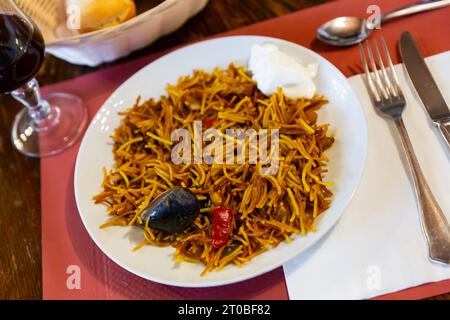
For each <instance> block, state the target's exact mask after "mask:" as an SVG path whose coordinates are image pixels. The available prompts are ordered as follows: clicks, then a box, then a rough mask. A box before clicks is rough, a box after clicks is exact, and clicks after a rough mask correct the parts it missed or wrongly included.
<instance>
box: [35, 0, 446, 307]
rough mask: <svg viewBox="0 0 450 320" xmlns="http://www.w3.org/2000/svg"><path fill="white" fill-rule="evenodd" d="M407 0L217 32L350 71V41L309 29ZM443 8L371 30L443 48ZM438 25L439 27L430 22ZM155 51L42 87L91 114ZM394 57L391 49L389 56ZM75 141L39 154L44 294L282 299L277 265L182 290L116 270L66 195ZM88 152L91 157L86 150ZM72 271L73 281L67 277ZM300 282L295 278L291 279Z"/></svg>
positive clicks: (351, 0)
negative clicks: (268, 41) (269, 43)
mask: <svg viewBox="0 0 450 320" xmlns="http://www.w3.org/2000/svg"><path fill="white" fill-rule="evenodd" d="M413 2H414V0H413V1H411V0H399V1H388V0H383V1H374V0H342V1H336V2H332V3H329V4H326V5H322V6H317V7H314V8H311V9H307V10H303V11H299V12H295V13H292V14H289V15H286V16H282V17H279V18H276V19H272V20H268V21H265V22H262V23H258V24H254V25H251V26H248V27H245V28H241V29H237V30H233V31H231V32H228V33H226V34H225V35H238V34H247V35H248V34H251V35H265V36H272V37H278V38H281V39H285V40H289V41H292V42H295V43H298V44H300V45H303V46H305V47H309V48H311V49H313V50H314V51H316V52H317V53H319V54H321V55H322V56H324V57H325V58H327V59H328V60H330V61H331V62H332V63H333V64H335V65H336V66H337V67H338V68H339V69H340V70H341V71H342V72H343V73H344V74H346V75H347V76H350V75H352V74H355V73H357V70H358V64H359V62H358V61H359V55H358V51H357V47H352V48H345V49H342V48H332V47H329V46H326V45H323V44H321V43H319V42H317V40H315V32H316V29H317V27H318V26H319V25H320V24H322V23H323V22H324V21H327V20H328V19H331V18H334V17H337V16H341V15H355V16H366V15H367V14H366V9H367V7H368V6H369V5H372V4H377V5H379V6H380V7H381V9H382V12H385V11H387V10H390V9H393V8H395V7H398V6H401V5H405V4H409V3H413ZM449 18H450V7H448V8H445V9H440V10H437V11H433V12H428V13H425V14H421V15H416V16H413V17H409V18H406V19H400V20H397V21H394V22H391V23H389V24H386V25H385V26H382V29H381V30H377V31H376V32H375V36H379V35H383V36H384V37H385V38H386V41H387V43H388V44H389V46H391V49H392V50H393V48H394V47H395V45H396V43H397V40H398V39H399V37H400V33H401V32H403V31H405V30H409V31H411V32H412V33H413V35H414V37H415V38H416V39H417V41H418V43H419V46H420V47H421V49H422V51H423V53H424V54H425V55H432V54H436V53H439V52H443V51H447V50H449V49H450V41H442V39H446V40H448V39H450V24H449V23H448V19H449ZM436 25H439V28H440V30H439V33H436V32H435V26H436ZM158 56H160V54H156V55H150V56H146V57H143V58H140V59H137V60H134V61H132V62H128V63H126V64H123V65H119V66H116V67H113V68H110V69H106V70H103V71H99V72H95V73H91V74H89V75H86V76H82V77H79V78H77V79H74V80H71V81H67V82H62V83H58V84H55V85H52V86H48V87H46V88H44V89H43V91H44V92H52V91H66V92H72V93H74V94H77V95H79V96H81V97H82V98H83V99H84V100H85V102H86V103H87V105H88V107H89V111H90V117H91V118H92V117H93V115H94V114H95V113H96V111H97V110H98V109H99V108H100V106H101V105H102V104H103V102H104V101H105V100H106V99H107V98H108V97H109V96H110V94H111V93H112V92H113V91H114V90H115V89H116V88H117V87H118V86H119V85H120V84H121V83H122V82H123V81H125V80H126V79H127V78H129V77H130V76H131V75H132V74H133V73H134V72H136V71H137V70H139V69H140V68H141V67H143V66H145V65H146V64H148V63H149V62H151V61H153V60H154V59H156V58H157V57H158ZM394 58H395V62H398V55H397V56H395V57H394ZM78 147H79V143H78V144H76V145H75V146H74V147H73V148H71V149H69V150H68V151H66V152H64V153H62V154H60V155H58V156H55V157H52V158H46V159H42V160H41V188H42V255H43V256H42V261H43V297H44V299H127V298H131V299H288V294H287V289H286V285H285V280H284V274H283V271H282V269H281V268H279V269H277V270H275V271H272V272H270V273H268V274H265V275H263V276H260V277H257V278H254V279H252V280H248V281H245V282H241V283H238V284H234V285H229V286H222V287H216V288H205V289H187V288H178V287H170V286H165V285H160V284H157V283H154V282H151V281H147V280H144V279H141V278H139V277H137V276H135V275H133V274H131V273H129V272H127V271H125V270H124V269H122V268H120V267H119V266H118V265H116V264H115V263H114V262H112V261H111V260H110V259H109V258H107V257H106V256H105V255H104V254H103V253H102V252H101V251H100V250H99V249H98V248H97V246H96V245H95V244H94V243H93V241H92V240H91V239H90V237H89V235H88V234H87V232H86V230H85V228H84V226H83V225H82V222H81V220H80V217H79V214H78V210H77V207H76V203H75V198H74V190H73V171H74V165H75V159H76V155H77V152H78ZM92 157H95V155H92ZM74 274H75V275H79V280H80V282H79V286H78V285H77V284H78V283H77V281H76V279H75V278H74V276H73V275H74ZM299 285H300V286H301V284H299ZM449 291H450V280H447V281H442V282H439V283H433V284H428V285H423V286H420V287H417V288H413V289H408V290H404V291H401V292H397V293H393V294H389V295H386V296H382V297H379V298H392V299H395V298H397V299H400V298H410V299H418V298H424V297H428V296H432V295H437V294H441V293H444V292H449Z"/></svg>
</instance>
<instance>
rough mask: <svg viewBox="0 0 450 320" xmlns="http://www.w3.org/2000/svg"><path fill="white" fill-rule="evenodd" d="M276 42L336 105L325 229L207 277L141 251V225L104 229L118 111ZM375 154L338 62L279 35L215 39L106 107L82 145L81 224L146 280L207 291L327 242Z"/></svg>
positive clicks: (149, 69) (194, 267)
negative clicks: (103, 195)
mask: <svg viewBox="0 0 450 320" xmlns="http://www.w3.org/2000/svg"><path fill="white" fill-rule="evenodd" d="M259 43H274V44H276V45H278V46H279V47H280V49H281V50H282V51H284V52H286V53H288V54H290V55H293V56H297V57H299V58H300V59H301V60H303V61H304V62H305V63H313V62H315V63H318V64H319V74H318V77H317V78H316V83H317V85H318V92H320V93H321V94H323V95H325V96H326V97H327V98H328V99H329V101H330V104H329V105H328V106H326V107H325V108H324V109H323V111H321V112H320V115H319V121H320V122H322V123H324V122H329V123H330V124H331V128H332V131H333V132H335V134H336V143H335V145H334V146H333V147H332V148H331V149H330V150H329V152H328V155H329V157H330V159H331V162H330V165H329V170H330V172H329V173H328V174H327V177H326V179H327V180H328V181H332V182H333V183H334V184H335V187H334V188H333V192H334V197H333V202H332V205H331V207H330V208H329V209H328V210H327V211H326V212H325V213H324V214H323V215H321V218H320V219H319V220H318V223H317V232H316V233H310V234H308V235H307V236H305V237H297V238H295V240H294V241H293V242H292V243H291V244H285V243H283V244H281V245H280V246H278V247H277V248H276V249H272V250H269V251H267V252H265V253H264V254H262V255H260V256H258V257H256V258H255V259H253V260H252V261H251V262H250V263H248V264H246V265H245V266H244V267H242V268H238V267H236V266H233V265H231V266H228V267H226V268H225V269H223V270H222V271H221V272H214V271H213V272H210V273H208V274H207V275H206V276H203V277H201V276H200V273H201V271H202V270H203V265H201V264H193V263H181V264H175V261H174V249H173V248H171V247H169V248H156V247H152V246H145V247H144V248H142V249H140V250H138V251H137V252H133V251H132V248H133V247H134V246H136V245H137V244H138V243H139V242H140V241H142V231H141V230H140V229H137V228H135V227H112V228H106V229H99V226H100V225H101V224H102V223H104V222H105V221H107V219H108V216H107V214H106V210H105V207H104V206H102V205H94V203H93V202H92V196H93V195H95V194H97V193H99V192H101V188H100V184H101V181H102V179H103V174H102V168H103V167H104V166H106V167H107V168H110V167H112V165H113V155H112V141H111V140H110V138H109V136H110V135H111V134H112V133H113V131H114V129H115V128H116V127H117V126H119V124H120V117H119V116H118V115H117V112H119V111H121V110H125V109H126V108H128V107H130V106H132V105H133V104H134V102H135V100H136V98H137V97H138V96H139V95H142V97H143V98H144V99H147V98H151V97H156V98H158V97H159V96H160V95H161V94H164V87H165V85H166V84H167V83H175V82H176V81H177V79H178V77H179V76H181V75H186V74H190V73H191V72H192V71H193V69H204V70H212V69H213V68H214V67H216V66H219V67H226V66H227V65H228V64H229V63H230V62H232V61H234V62H238V63H242V64H245V63H246V62H247V59H248V57H249V54H250V49H251V47H252V46H253V45H254V44H259ZM366 153H367V126H366V120H365V117H364V114H363V111H362V108H361V105H360V103H359V101H358V98H357V97H356V95H355V93H354V92H353V90H352V88H351V87H350V85H349V83H348V81H347V79H346V78H345V77H344V75H342V73H341V72H339V71H338V69H336V68H335V67H334V66H333V65H332V64H331V63H329V62H328V61H326V60H325V59H323V58H322V57H320V56H319V55H317V54H316V53H314V52H312V51H310V50H308V49H306V48H303V47H301V46H298V45H296V44H294V43H290V42H287V41H283V40H280V39H275V38H267V37H255V36H240V37H225V38H219V39H213V40H208V41H204V42H200V43H196V44H193V45H190V46H188V47H185V48H182V49H179V50H177V51H174V52H172V53H170V54H168V55H166V56H164V57H162V58H160V59H158V60H156V61H154V62H153V63H151V64H149V65H148V66H146V67H144V68H143V69H142V70H140V71H139V72H137V73H136V74H135V75H134V76H132V77H131V78H130V79H128V80H127V81H126V82H125V83H124V84H122V85H121V86H120V87H119V88H118V89H117V90H116V92H114V93H113V94H112V96H111V97H110V98H109V99H108V100H107V101H106V103H105V104H104V105H103V106H102V107H101V108H100V110H99V111H98V113H97V115H96V116H95V117H94V119H93V121H92V123H91V124H90V126H89V128H88V130H87V132H86V135H85V136H84V139H83V142H82V144H81V147H80V150H79V153H78V157H77V162H76V167H75V196H76V201H77V205H78V209H79V212H80V216H81V219H82V220H83V223H84V225H85V227H86V229H87V231H88V232H89V234H90V236H91V237H92V239H93V240H94V241H95V243H96V244H97V245H98V246H99V248H100V249H101V250H102V251H103V252H104V253H105V254H106V255H107V256H108V257H110V258H111V259H112V260H113V261H115V262H116V263H117V264H118V265H120V266H121V267H123V268H125V269H126V270H128V271H130V272H132V273H134V274H136V275H138V276H141V277H143V278H146V279H149V280H153V281H156V282H160V283H163V284H169V285H176V286H183V287H207V286H217V285H224V284H230V283H234V282H238V281H242V280H246V279H249V278H252V277H255V276H258V275H260V274H263V273H265V272H268V271H270V270H273V269H275V268H277V267H279V266H281V265H282V264H283V263H285V262H286V261H288V260H289V259H291V258H293V257H294V256H296V255H298V254H300V253H302V252H304V251H305V250H306V249H307V248H308V247H310V246H312V245H313V244H314V243H316V242H317V241H318V240H319V239H320V238H322V237H323V236H324V235H325V234H326V233H327V232H328V231H329V230H330V229H331V228H332V227H333V226H334V225H335V224H336V222H337V221H338V220H339V218H340V217H341V216H342V214H343V213H344V210H345V208H346V206H347V205H348V204H349V202H350V200H351V198H352V196H353V193H354V192H355V190H356V188H357V186H358V184H359V181H360V178H361V175H362V172H363V168H364V163H365V159H366Z"/></svg>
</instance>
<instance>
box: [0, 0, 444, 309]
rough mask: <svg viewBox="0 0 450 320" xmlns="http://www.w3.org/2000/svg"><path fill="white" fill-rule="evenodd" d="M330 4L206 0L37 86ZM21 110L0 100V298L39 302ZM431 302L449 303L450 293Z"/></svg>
mask: <svg viewBox="0 0 450 320" xmlns="http://www.w3.org/2000/svg"><path fill="white" fill-rule="evenodd" d="M327 1H330V0H210V2H209V4H208V5H207V7H206V8H205V9H204V10H203V11H202V12H201V13H200V14H198V15H197V16H195V17H194V18H192V19H191V20H189V21H188V22H187V23H186V24H185V25H184V26H183V27H181V28H180V29H179V30H178V31H176V32H174V33H172V34H171V35H169V36H166V37H164V38H162V39H160V40H158V41H157V42H155V43H154V44H152V45H150V46H149V47H147V48H145V49H143V50H140V51H138V52H135V53H133V54H132V55H131V56H129V57H127V58H124V59H121V60H119V61H116V62H114V63H110V64H105V65H102V66H100V67H98V68H89V67H82V66H76V65H71V64H69V63H67V62H64V61H62V60H59V59H57V58H54V57H52V56H47V57H46V61H45V63H44V66H43V67H42V69H41V71H40V73H39V75H38V80H39V82H40V83H41V85H45V84H51V83H55V82H59V81H62V80H67V79H71V78H75V77H77V76H79V75H82V74H85V73H88V72H92V71H95V70H98V69H100V68H106V67H108V66H111V65H114V64H118V63H122V62H124V61H128V60H131V59H134V58H136V57H138V56H142V55H146V54H149V53H152V52H157V51H160V50H164V49H168V48H170V47H173V46H176V45H179V44H182V43H185V42H189V41H192V40H195V39H200V38H203V37H205V36H209V35H213V34H217V33H220V32H224V31H227V30H231V29H235V28H238V27H242V26H245V25H249V24H252V23H255V22H258V21H262V20H266V19H270V18H273V17H276V16H280V15H283V14H287V13H289V12H293V11H296V10H300V9H303V8H307V7H310V6H314V5H318V4H321V3H324V2H327ZM20 109H21V106H20V105H19V104H18V103H16V102H15V101H13V100H12V98H11V97H9V96H4V95H3V96H0V205H1V209H0V299H41V298H42V260H41V209H40V203H41V201H40V200H41V199H40V170H39V160H38V159H31V158H27V157H25V156H23V155H21V154H20V153H18V152H17V151H16V150H15V148H14V147H13V145H12V144H11V141H10V131H11V124H12V122H13V118H14V116H15V115H16V114H17V112H19V110H20ZM435 299H447V300H450V294H447V295H442V296H439V297H436V298H435Z"/></svg>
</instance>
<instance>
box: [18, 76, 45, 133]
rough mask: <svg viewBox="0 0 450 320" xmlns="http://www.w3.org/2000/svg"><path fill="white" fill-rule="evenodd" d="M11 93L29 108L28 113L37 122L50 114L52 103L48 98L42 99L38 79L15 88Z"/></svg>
mask: <svg viewBox="0 0 450 320" xmlns="http://www.w3.org/2000/svg"><path fill="white" fill-rule="evenodd" d="M11 95H12V96H13V97H14V99H16V100H18V101H20V102H21V103H22V104H23V105H24V106H25V107H26V108H27V110H28V114H29V115H30V117H31V118H32V119H33V121H34V122H35V123H37V124H38V123H40V122H42V121H44V120H45V119H47V117H48V115H49V114H50V105H49V103H48V102H47V101H46V100H44V99H42V97H41V92H40V90H39V83H38V82H37V80H36V79H33V80H31V81H30V82H28V83H27V84H26V85H24V86H22V87H21V88H19V89H17V90H14V91H13V92H11Z"/></svg>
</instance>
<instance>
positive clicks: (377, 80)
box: [366, 41, 389, 100]
mask: <svg viewBox="0 0 450 320" xmlns="http://www.w3.org/2000/svg"><path fill="white" fill-rule="evenodd" d="M366 47H367V55H368V56H369V62H370V64H369V65H370V67H371V71H372V74H373V76H374V77H375V84H376V87H377V90H378V92H379V93H380V96H382V98H383V97H384V98H385V99H386V100H387V99H389V96H388V94H387V92H386V90H385V89H384V86H383V83H382V82H381V78H380V74H379V73H378V70H377V66H376V64H375V59H374V58H373V54H372V48H371V47H370V44H369V41H367V42H366Z"/></svg>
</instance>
